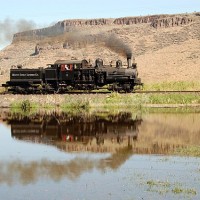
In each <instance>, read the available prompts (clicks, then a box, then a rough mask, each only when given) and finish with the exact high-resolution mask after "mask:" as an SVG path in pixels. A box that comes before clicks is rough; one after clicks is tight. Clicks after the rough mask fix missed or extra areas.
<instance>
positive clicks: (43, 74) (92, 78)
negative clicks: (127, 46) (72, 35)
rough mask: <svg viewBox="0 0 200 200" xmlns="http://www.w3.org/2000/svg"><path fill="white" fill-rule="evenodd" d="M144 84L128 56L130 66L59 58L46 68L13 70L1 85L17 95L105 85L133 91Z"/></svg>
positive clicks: (120, 62) (85, 88)
mask: <svg viewBox="0 0 200 200" xmlns="http://www.w3.org/2000/svg"><path fill="white" fill-rule="evenodd" d="M138 85H142V83H141V79H140V78H138V71H137V65H136V63H131V57H127V65H126V66H123V65H122V61H121V60H117V61H116V64H115V66H113V65H112V63H110V64H109V65H104V63H103V60H102V59H100V58H98V59H96V61H95V64H94V65H92V64H90V62H88V61H87V60H57V61H55V63H54V64H49V65H48V66H47V67H46V68H43V67H39V68H37V69H27V68H26V69H25V68H24V69H23V68H22V67H19V66H18V67H17V68H12V69H11V70H10V81H7V82H6V83H5V84H3V85H2V86H3V87H5V88H6V89H7V91H8V92H11V93H14V94H46V93H67V92H69V91H74V90H84V91H92V90H96V89H101V88H103V87H106V88H107V89H108V90H110V91H116V92H127V93H130V92H132V91H134V89H135V86H138Z"/></svg>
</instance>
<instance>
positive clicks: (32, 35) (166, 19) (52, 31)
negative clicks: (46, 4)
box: [13, 15, 197, 42]
mask: <svg viewBox="0 0 200 200" xmlns="http://www.w3.org/2000/svg"><path fill="white" fill-rule="evenodd" d="M196 16H197V15H196ZM191 22H193V19H192V18H191V17H190V16H187V15H185V16H184V15H152V16H141V17H123V18H116V19H105V18H101V19H76V20H63V21H60V22H58V23H56V24H55V25H53V26H50V27H47V28H42V29H36V30H31V31H25V32H21V33H16V34H14V36H13V42H16V41H23V40H35V39H43V38H44V37H48V36H56V35H59V34H62V33H64V32H68V31H70V30H73V29H74V28H78V27H87V26H88V27H89V26H90V27H91V26H109V25H110V26H111V25H116V26H118V25H134V24H149V26H151V27H153V28H167V27H174V26H183V25H186V24H189V23H191Z"/></svg>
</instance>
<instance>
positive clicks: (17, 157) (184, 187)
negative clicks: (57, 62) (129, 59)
mask: <svg viewBox="0 0 200 200" xmlns="http://www.w3.org/2000/svg"><path fill="white" fill-rule="evenodd" d="M2 113H3V112H2ZM199 119H200V114H198V113H189V114H177V113H176V114H174V113H173V114H162V113H161V114H160V113H157V114H143V115H137V114H133V113H129V112H117V113H115V114H110V113H106V112H104V113H102V112H101V113H95V114H94V113H92V114H91V113H90V114H88V113H87V114H82V113H80V114H79V115H76V116H74V115H70V114H66V113H61V114H60V113H59V114H58V113H51V114H43V115H40V114H34V115H32V116H30V117H26V116H22V115H20V114H12V115H11V114H9V113H6V114H5V113H3V114H1V122H0V147H1V151H0V158H1V159H0V196H1V199H3V200H11V199H12V200H15V199H16V200H18V199H19V200H22V199H26V200H27V199H31V200H32V199H34V200H35V199H37V200H45V199H48V200H54V199H56V200H57V199H59V200H90V199H96V200H102V199H113V200H134V199H200V159H199V158H193V157H180V156H173V155H172V152H173V151H174V150H175V149H177V148H180V147H187V146H189V147H190V146H200V140H199V138H200V120H199Z"/></svg>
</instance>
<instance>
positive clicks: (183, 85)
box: [143, 81, 200, 91]
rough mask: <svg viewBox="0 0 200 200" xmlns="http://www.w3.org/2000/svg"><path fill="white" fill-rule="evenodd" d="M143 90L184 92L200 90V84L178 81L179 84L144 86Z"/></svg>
mask: <svg viewBox="0 0 200 200" xmlns="http://www.w3.org/2000/svg"><path fill="white" fill-rule="evenodd" d="M143 89H144V90H145V91H148V90H155V91H163V90H165V91H167V90H170V91H171V90H172V91H182V90H185V91H187V90H200V82H193V81H192V82H186V81H177V82H167V81H165V82H162V83H152V84H144V87H143Z"/></svg>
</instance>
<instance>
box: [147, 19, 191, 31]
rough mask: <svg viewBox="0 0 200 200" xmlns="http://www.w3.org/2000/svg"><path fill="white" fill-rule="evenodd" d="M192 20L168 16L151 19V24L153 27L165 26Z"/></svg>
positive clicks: (182, 23)
mask: <svg viewBox="0 0 200 200" xmlns="http://www.w3.org/2000/svg"><path fill="white" fill-rule="evenodd" d="M192 21H193V20H192V19H191V18H188V17H169V18H164V19H156V20H154V21H152V23H151V26H152V27H154V28H163V27H164V28H167V27H174V26H183V25H186V24H189V23H191V22H192Z"/></svg>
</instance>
